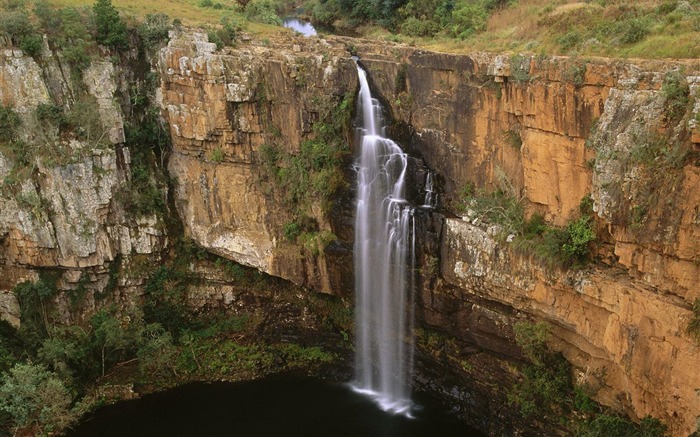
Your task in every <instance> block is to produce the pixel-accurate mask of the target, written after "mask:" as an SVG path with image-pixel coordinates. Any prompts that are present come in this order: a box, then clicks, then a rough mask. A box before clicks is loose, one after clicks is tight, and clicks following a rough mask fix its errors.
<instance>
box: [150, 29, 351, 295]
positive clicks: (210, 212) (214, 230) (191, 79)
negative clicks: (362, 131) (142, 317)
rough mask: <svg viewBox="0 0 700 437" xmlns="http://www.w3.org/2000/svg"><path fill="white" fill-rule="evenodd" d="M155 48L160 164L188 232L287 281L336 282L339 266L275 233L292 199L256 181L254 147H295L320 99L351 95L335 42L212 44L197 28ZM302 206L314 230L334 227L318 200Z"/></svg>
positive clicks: (324, 285)
mask: <svg viewBox="0 0 700 437" xmlns="http://www.w3.org/2000/svg"><path fill="white" fill-rule="evenodd" d="M159 56H160V59H159V65H158V68H159V70H160V73H161V82H162V84H161V90H162V102H161V105H162V108H163V110H164V116H165V118H166V120H167V121H168V123H169V124H170V131H171V134H172V138H173V151H172V155H171V157H170V159H169V164H168V168H169V171H170V174H171V175H172V176H173V177H174V178H176V180H177V183H176V192H175V196H176V204H177V207H178V212H179V213H180V216H181V218H182V220H183V223H184V225H185V229H186V232H187V233H188V235H190V236H191V237H192V238H193V240H194V241H196V242H197V243H198V244H199V245H201V246H202V247H204V248H206V249H207V250H211V251H212V252H214V253H217V254H219V255H222V256H226V257H228V258H231V259H233V260H234V261H236V262H239V263H242V264H245V265H248V266H251V267H256V268H258V269H260V270H263V271H265V272H267V273H269V274H272V275H277V276H281V277H283V278H285V279H288V280H291V281H292V282H294V283H296V284H303V285H306V286H308V287H311V288H314V289H316V290H319V291H325V292H330V291H331V290H332V289H335V290H338V289H339V288H340V287H341V284H340V281H341V278H338V277H332V276H333V271H336V272H337V271H338V270H339V267H336V268H334V269H333V268H331V269H329V266H328V264H327V262H328V260H327V259H326V256H324V253H321V254H320V255H315V254H309V253H307V252H308V251H304V250H303V249H304V248H303V246H301V245H298V244H295V242H294V241H287V240H286V239H285V237H284V225H285V224H286V223H289V222H290V220H291V219H292V216H293V209H294V206H290V205H285V204H283V203H282V202H281V200H280V196H278V195H276V194H277V193H275V192H274V191H275V188H281V189H284V187H275V186H271V184H269V183H266V180H265V179H266V175H265V174H264V172H263V165H262V158H261V156H260V155H261V147H262V146H263V145H271V144H275V145H276V146H277V147H279V149H280V151H281V153H290V154H298V153H299V151H300V147H301V144H302V142H304V141H305V140H307V139H309V138H314V136H315V134H314V132H313V128H314V124H315V123H320V122H323V121H324V120H323V119H322V118H323V117H324V114H323V110H322V106H324V105H328V104H331V105H332V104H337V102H336V100H340V99H342V98H343V97H344V96H345V95H346V94H347V93H351V95H352V94H354V92H355V89H356V88H357V85H356V79H355V77H356V73H355V66H354V63H353V62H352V60H351V59H350V58H349V57H348V56H347V52H346V51H345V50H344V48H343V46H340V45H337V44H335V45H330V44H329V43H327V42H325V41H323V40H318V39H312V40H301V39H299V40H297V41H295V44H293V45H290V44H284V45H273V46H269V42H268V45H266V44H263V43H251V44H246V45H244V46H242V47H240V48H238V49H235V50H232V49H225V50H223V51H216V45H214V44H212V43H209V42H207V38H206V35H205V34H200V33H184V34H176V35H175V36H174V38H173V39H171V41H170V43H169V44H168V46H167V47H166V48H164V49H163V50H161V52H160V55H159ZM348 140H349V139H348ZM217 155H218V156H217ZM307 213H308V214H309V215H310V216H311V217H312V218H313V220H315V221H316V223H317V226H318V228H320V229H319V230H320V231H321V232H322V231H332V232H335V233H336V234H338V235H342V233H343V230H342V229H338V227H339V226H340V225H338V224H333V223H331V217H330V216H329V214H328V213H327V212H325V211H323V208H322V205H321V202H320V200H319V201H315V202H312V205H310V206H309V210H308V211H307ZM349 244H351V243H349ZM346 245H347V241H346ZM346 258H347V257H346ZM346 258H345V261H347V259H346Z"/></svg>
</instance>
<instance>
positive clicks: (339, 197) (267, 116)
mask: <svg viewBox="0 0 700 437" xmlns="http://www.w3.org/2000/svg"><path fill="white" fill-rule="evenodd" d="M349 52H353V53H355V54H357V55H359V56H360V58H361V62H362V64H363V66H365V67H366V68H367V70H368V72H369V76H370V78H371V81H372V86H373V87H374V90H375V92H376V94H378V95H379V97H380V99H381V100H382V101H383V102H384V104H385V106H386V108H387V112H388V113H389V115H390V116H391V118H392V119H393V120H394V123H393V124H392V126H391V128H390V129H391V130H392V131H393V132H392V135H393V136H394V137H395V138H397V139H399V140H400V142H401V143H402V144H403V145H404V146H405V147H406V149H407V150H408V151H409V152H410V153H412V154H414V155H415V156H416V157H417V158H421V159H422V161H423V162H425V163H426V164H427V166H428V167H429V168H430V169H431V170H433V171H434V172H435V174H436V175H437V176H436V178H437V181H438V185H439V189H440V198H441V199H442V201H441V202H442V206H443V207H444V208H442V209H440V210H438V211H437V212H430V213H429V212H421V217H422V218H421V226H420V229H421V235H420V236H419V238H420V241H421V246H422V249H421V250H422V254H421V259H422V266H421V271H422V275H421V276H422V278H421V283H422V286H421V288H420V299H419V308H418V311H417V312H418V315H419V318H420V324H421V326H422V327H423V328H425V329H429V330H431V332H438V333H439V334H440V336H442V337H441V338H443V337H444V338H446V339H447V340H445V341H444V342H443V343H440V342H439V341H438V342H437V343H439V344H442V345H443V346H441V347H439V348H436V347H423V346H425V345H423V346H421V347H420V348H419V353H420V355H421V358H422V359H421V360H420V366H419V368H420V373H419V375H418V377H417V378H418V383H419V385H420V386H422V387H428V388H430V389H431V390H435V391H439V392H441V393H442V394H443V395H444V396H445V397H446V398H450V399H451V400H452V402H453V405H454V407H455V409H458V410H459V411H461V412H462V413H463V415H464V416H465V417H468V418H470V420H472V421H473V422H474V423H476V424H477V425H478V426H480V427H481V428H482V429H486V430H490V431H491V432H493V433H496V432H504V431H505V432H508V430H512V427H511V426H512V424H509V423H507V422H502V423H500V422H499V421H501V420H502V419H507V418H509V417H512V416H513V414H512V411H509V409H510V407H508V406H507V404H506V403H505V396H506V392H507V390H508V386H509V385H510V383H511V382H513V381H515V380H516V379H517V372H514V371H513V366H512V364H513V363H516V362H518V361H520V360H522V356H521V353H520V351H519V349H518V347H517V345H516V344H515V342H514V334H513V328H512V327H513V325H514V324H515V322H517V321H519V320H530V319H534V320H544V321H546V322H548V323H549V324H550V325H551V326H552V327H553V328H552V333H553V334H554V338H553V340H552V347H554V348H555V349H556V350H558V351H561V352H562V353H563V354H564V355H565V357H566V358H567V360H569V361H570V362H571V363H572V364H573V365H574V367H575V369H576V375H575V376H576V379H577V381H578V382H579V383H581V384H585V385H586V386H587V387H589V388H591V390H592V391H593V394H594V398H595V399H596V400H599V401H600V402H602V403H604V404H606V405H610V406H613V407H616V408H619V409H622V410H624V411H626V412H627V413H629V414H630V415H631V416H632V417H634V418H641V417H644V416H646V415H647V414H651V415H652V416H655V417H659V418H661V419H662V420H663V421H664V422H666V423H668V424H669V426H670V428H671V430H672V432H673V434H674V435H679V436H680V435H687V434H688V433H690V432H692V431H693V430H695V429H696V426H697V423H696V420H697V418H698V417H699V416H700V402H699V400H698V389H700V379H699V378H700V376H699V374H698V373H697V372H696V371H695V370H696V368H697V363H698V362H700V349H699V348H698V345H697V344H696V343H695V342H694V341H693V340H692V339H691V338H690V337H689V335H688V334H687V333H686V330H685V327H686V326H687V323H688V321H689V320H690V317H691V311H690V306H691V303H692V302H693V301H694V300H695V299H696V298H699V297H700V292H699V291H698V289H697V283H698V280H699V279H700V267H699V265H698V264H699V263H698V259H699V258H698V257H699V256H700V247H698V244H700V243H698V238H697V237H698V233H699V232H700V228H699V227H700V219H698V211H697V206H696V205H698V204H700V199H698V196H699V195H698V192H699V191H698V189H697V188H700V187H698V185H699V184H700V177H699V176H700V174H699V171H698V166H697V165H696V164H697V162H696V154H697V150H696V146H695V143H693V139H696V140H697V134H695V123H696V119H697V112H698V109H700V108H697V107H691V106H692V105H691V101H692V98H694V97H695V94H696V93H697V83H698V80H697V73H696V72H695V67H694V66H693V65H690V64H687V65H684V64H678V63H672V62H636V61H624V62H623V61H610V60H581V59H571V58H547V57H527V56H498V55H487V54H474V55H470V56H467V55H447V54H438V53H428V52H423V51H420V50H418V49H415V48H410V47H406V46H394V45H388V44H383V45H378V44H376V43H371V42H365V41H361V40H353V39H345V38H328V39H327V40H322V39H319V38H310V39H303V38H290V37H286V36H285V37H284V38H282V37H280V38H279V39H277V38H276V37H275V38H272V40H271V41H264V42H262V41H261V42H255V41H247V42H243V43H242V44H241V45H240V46H238V47H236V48H225V49H223V50H216V47H215V46H214V45H213V44H211V43H209V42H208V41H207V38H206V35H205V34H201V33H197V32H190V31H186V32H183V33H180V34H176V35H173V37H172V38H171V40H170V42H169V44H168V45H167V47H165V48H163V49H162V50H161V51H160V52H159V54H158V59H157V73H158V75H159V77H160V87H159V90H158V93H157V95H158V104H159V107H160V109H161V113H162V116H163V118H164V120H165V122H166V123H167V125H168V127H169V131H170V134H171V137H172V151H171V153H170V154H169V156H168V157H167V168H168V171H169V174H170V176H171V177H172V180H173V187H174V193H172V194H173V197H174V205H175V207H176V209H177V213H178V215H179V216H180V218H181V220H182V222H183V224H184V228H185V233H186V234H187V235H188V236H189V237H191V238H192V240H194V241H195V242H196V243H197V244H198V245H199V246H201V247H202V248H204V249H206V250H208V251H210V252H213V253H216V254H218V255H221V256H224V257H226V258H229V259H232V260H234V261H236V262H239V263H242V264H245V265H248V266H252V267H255V268H257V269H260V270H262V271H265V272H267V273H270V274H272V275H276V276H280V277H282V278H285V279H288V280H290V281H292V282H294V283H296V284H300V285H304V286H306V287H308V288H310V289H314V290H317V291H323V292H332V293H336V294H348V293H350V292H351V290H352V279H351V278H352V275H351V271H352V253H351V249H352V229H351V226H352V196H351V191H350V190H349V187H351V186H352V184H353V181H352V172H351V170H350V164H351V157H349V156H346V160H345V162H344V164H343V166H341V167H342V169H344V170H346V174H345V179H346V184H345V186H341V187H340V189H339V190H337V191H335V192H334V194H333V196H334V197H333V199H332V200H333V202H332V203H330V204H329V203H328V202H327V200H328V199H325V198H323V197H322V196H321V197H319V196H310V197H309V198H308V199H306V198H305V199H306V200H305V202H304V203H303V205H296V204H294V202H290V201H289V197H288V196H287V194H288V193H289V192H290V191H291V190H292V188H293V187H290V186H288V185H287V186H284V184H281V185H280V181H285V180H286V181H289V180H290V179H289V176H288V175H289V173H291V172H292V171H293V170H294V167H293V164H294V161H293V160H291V159H288V160H283V159H272V160H271V158H270V156H269V154H270V153H271V151H274V154H275V156H276V157H277V156H279V155H281V154H284V155H285V156H289V157H294V156H305V155H303V153H306V151H305V149H304V147H309V146H308V145H309V144H313V142H314V141H316V140H318V139H319V138H320V137H321V136H322V135H323V130H324V129H325V127H326V126H327V125H328V123H329V121H331V119H332V118H333V114H334V112H333V111H334V110H335V109H337V108H339V107H342V106H343V102H346V103H345V105H347V104H348V103H347V100H345V98H344V97H345V96H347V95H350V96H352V95H354V93H355V91H356V88H357V84H356V71H355V65H354V63H353V61H352V60H351V59H350V55H349ZM51 59H52V60H51V61H50V62H46V63H45V64H42V66H41V67H40V66H39V65H38V64H37V63H36V62H34V60H32V59H31V58H29V57H26V56H23V55H22V54H21V53H20V52H18V51H13V50H5V51H4V52H3V56H2V58H0V100H2V102H3V104H4V105H11V106H13V107H14V108H15V109H16V111H17V112H18V113H19V114H20V115H21V118H22V120H23V124H22V130H21V136H22V138H23V139H24V140H25V141H27V142H29V143H31V144H40V143H41V141H39V140H42V138H38V139H37V138H36V137H37V136H38V135H39V134H40V133H41V132H42V130H41V129H37V126H38V124H39V122H38V121H37V118H36V115H35V111H36V108H37V106H38V105H39V104H40V103H46V102H49V101H53V102H56V103H58V104H60V105H62V104H63V102H65V101H69V100H70V96H71V95H72V94H71V93H73V92H74V90H73V87H74V84H71V82H70V80H68V79H66V78H68V77H69V76H70V75H69V73H68V72H67V71H65V72H64V71H63V70H62V67H61V62H60V56H59V55H55V56H54V57H53V58H51ZM128 76H129V73H128V72H127V71H126V70H125V68H124V67H123V66H120V65H115V64H112V63H110V62H93V64H92V66H91V67H90V68H89V69H88V71H86V72H85V75H84V76H83V77H84V85H85V87H86V88H87V90H88V94H89V95H91V96H93V98H94V101H95V102H96V105H97V106H96V108H97V113H99V116H100V117H99V118H100V121H101V125H102V127H103V130H104V132H103V133H104V137H105V138H108V140H109V141H108V142H107V143H108V144H104V143H105V142H102V144H103V145H101V146H100V147H96V146H95V144H90V143H89V142H86V141H85V140H79V139H76V138H70V139H69V138H56V135H55V134H54V135H53V136H52V137H51V138H53V140H52V141H53V142H52V143H51V144H55V145H58V146H60V147H61V150H65V151H66V153H67V158H66V160H61V161H59V162H47V161H45V160H43V159H41V158H40V156H41V154H37V155H36V159H35V160H34V161H32V162H33V169H32V171H31V172H30V174H29V175H26V176H25V177H23V178H21V179H18V180H16V181H13V184H12V186H11V189H9V188H10V187H9V186H8V188H7V189H6V188H3V190H2V192H1V193H0V243H1V244H2V246H1V247H2V249H0V270H1V273H2V274H1V275H0V278H2V279H0V290H2V292H1V293H0V314H2V317H3V318H4V319H8V320H10V321H11V322H12V323H18V322H19V320H18V316H19V311H18V308H17V303H16V300H15V299H14V297H13V296H12V294H11V293H10V292H9V290H10V289H11V288H12V287H13V286H14V285H15V284H16V283H18V282H20V281H22V280H26V279H36V278H37V276H38V273H39V272H40V271H42V270H45V269H47V268H51V269H58V270H59V271H60V273H61V279H60V281H59V282H60V284H59V285H60V287H59V288H61V289H62V290H64V291H66V292H67V291H68V290H71V289H74V288H75V287H76V286H77V285H76V284H77V283H78V282H79V281H80V278H81V277H83V276H84V275H86V276H87V277H88V278H89V282H90V284H91V285H90V287H91V289H94V290H96V291H100V290H104V289H105V288H106V287H107V285H108V282H109V280H110V276H111V275H110V266H112V267H113V268H112V270H113V271H114V270H115V269H114V266H115V265H117V264H115V263H114V262H113V260H115V259H119V257H117V255H118V254H120V255H121V256H122V257H123V258H124V260H125V261H126V266H127V267H128V266H129V265H130V264H131V263H132V261H133V260H134V259H138V260H140V262H141V263H142V264H143V261H144V259H145V260H146V262H155V261H156V260H157V259H158V256H159V253H160V252H161V250H162V249H163V248H164V247H167V241H168V238H170V239H174V238H178V237H179V236H177V235H172V236H168V237H166V235H165V230H164V229H165V226H163V224H162V222H161V218H159V217H158V216H154V217H141V218H139V219H136V218H134V215H133V214H132V213H131V212H130V211H127V210H125V206H124V203H123V201H122V199H121V198H120V196H118V195H117V193H119V192H120V189H121V187H123V186H125V184H127V183H128V180H129V177H130V176H129V166H130V161H131V158H130V154H129V152H128V150H127V149H125V148H124V147H121V146H122V143H123V141H124V135H123V130H124V129H123V123H124V120H125V119H126V118H127V116H128V111H123V110H122V109H121V108H127V107H129V106H130V105H129V104H128V102H127V104H124V96H125V95H126V96H128V94H129V93H128V86H126V84H127V83H128V82H129V78H128ZM674 77H676V78H680V79H681V81H680V82H679V84H680V85H679V86H680V88H681V90H680V94H679V93H678V92H674V90H673V83H674V82H673V81H674V79H673V78H674ZM686 82H687V83H688V84H689V86H688V88H687V89H684V88H683V86H682V84H683V83H686ZM125 86H126V88H125ZM678 96H680V97H678ZM683 96H685V100H684V98H683ZM683 102H685V103H684V104H685V106H683ZM679 107H682V109H674V108H679ZM341 130H342V134H341V135H342V136H345V137H346V138H344V139H345V140H346V143H347V144H348V145H351V144H352V138H351V132H352V129H351V126H349V125H348V124H345V125H343V129H341ZM42 135H45V133H44V134H42ZM668 145H671V146H670V147H669V146H668ZM271 146H274V147H271ZM270 164H272V165H270ZM277 167H281V170H280V169H279V168H277ZM416 167H420V165H417V166H416ZM13 168H15V167H14V163H13V162H12V159H11V157H9V155H7V156H6V155H5V154H1V153H0V177H2V178H3V179H5V180H7V177H8V176H10V175H13V176H14V175H15V174H16V172H15V173H13V170H12V169H13ZM273 172H276V173H273ZM285 178H287V179H285ZM418 179H420V178H419V177H418ZM504 181H506V182H507V183H508V184H509V186H511V187H512V188H513V190H514V191H516V192H518V193H520V195H521V196H522V198H523V202H524V203H525V204H526V206H527V211H528V213H529V214H533V213H539V214H542V215H543V216H544V217H545V219H546V221H547V222H548V223H550V224H552V225H558V226H561V225H564V224H566V223H567V222H568V221H569V220H570V219H571V218H573V217H575V216H576V214H577V211H578V208H579V204H580V202H581V200H582V199H583V198H584V197H586V196H588V195H590V196H591V197H592V199H593V207H594V210H595V212H596V231H597V237H598V242H597V245H596V256H595V258H596V261H595V263H594V264H592V265H589V266H588V267H585V268H582V269H573V270H572V269H568V270H567V269H560V268H551V267H546V266H543V265H542V264H541V263H540V262H539V261H538V260H537V259H535V258H534V257H532V256H530V255H528V253H527V252H525V253H523V252H520V251H516V250H514V248H513V247H511V246H512V245H511V244H510V243H507V242H505V241H503V240H502V239H500V238H497V234H498V229H496V228H495V227H493V226H483V224H482V223H475V220H473V218H470V217H466V218H459V217H455V216H454V214H452V213H451V212H450V208H449V205H450V203H451V202H453V201H455V200H456V199H457V198H458V197H459V194H458V192H459V190H460V189H461V188H462V187H463V186H464V185H466V184H467V183H472V184H474V185H475V186H477V187H483V188H486V189H493V188H495V187H498V186H500V185H501V184H503V183H504ZM304 183H305V184H306V182H304ZM308 186H313V184H311V185H304V187H308ZM300 198H301V197H299V196H297V197H295V198H294V199H300ZM297 203H299V202H297ZM300 215H301V216H303V218H304V223H306V224H303V226H302V227H303V228H304V233H303V234H301V235H298V233H293V232H291V230H293V229H292V228H291V226H290V225H292V224H294V225H296V224H297V222H295V221H294V220H297V219H300ZM331 234H332V237H329V238H327V239H325V238H326V237H325V236H329V235H331ZM302 236H305V237H304V238H302ZM322 236H324V237H323V238H322ZM506 241H507V240H506ZM141 255H142V257H141V258H139V256H141ZM149 260H150V261H149ZM116 270H117V271H118V269H116ZM123 270H138V269H123ZM127 276H128V275H125V276H122V279H121V280H120V284H121V285H122V287H121V288H122V289H124V290H130V289H133V290H138V288H139V280H138V274H136V275H135V276H137V278H136V279H133V280H132V279H126V277H127ZM215 282H216V281H214V282H213V283H215ZM210 285H211V284H210ZM210 285H204V286H202V287H201V290H204V291H202V292H201V293H200V294H199V295H198V294H197V292H196V290H195V291H193V292H192V299H193V301H195V303H194V304H193V305H194V306H195V307H197V308H206V307H208V305H207V303H206V301H207V300H209V299H214V300H217V302H218V301H219V300H220V301H222V302H224V303H223V305H224V306H225V305H228V304H229V303H230V302H228V303H227V299H228V298H227V297H226V290H223V291H221V293H219V291H220V290H219V288H220V287H219V286H218V285H214V288H211V286H210ZM207 287H209V288H207ZM207 290H208V291H207ZM207 293H208V294H207ZM208 296H211V297H208ZM129 298H130V297H128V296H125V295H120V294H119V292H117V295H116V296H115V300H116V301H119V300H120V299H121V300H124V299H129ZM229 300H230V299H229ZM238 304H240V303H237V305H238ZM89 305H90V302H88V306H89ZM217 305H219V304H218V303H217ZM217 305H214V306H217ZM432 343H435V341H428V342H427V343H426V344H428V345H430V344H432ZM448 343H449V345H450V346H449V347H447V346H446V344H448ZM433 346H434V344H433Z"/></svg>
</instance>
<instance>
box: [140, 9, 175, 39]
mask: <svg viewBox="0 0 700 437" xmlns="http://www.w3.org/2000/svg"><path fill="white" fill-rule="evenodd" d="M172 27H173V26H172V25H171V24H170V18H168V16H167V15H166V14H164V13H162V12H161V13H158V14H147V15H146V19H145V20H144V22H143V23H141V25H139V27H138V33H139V35H141V38H142V39H143V42H144V43H145V44H146V47H149V48H155V47H157V46H158V45H159V44H160V43H162V42H163V41H167V39H168V32H170V29H171V28H172Z"/></svg>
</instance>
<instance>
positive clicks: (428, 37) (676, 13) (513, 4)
mask: <svg viewBox="0 0 700 437" xmlns="http://www.w3.org/2000/svg"><path fill="white" fill-rule="evenodd" d="M306 8H307V12H308V13H309V14H310V15H311V17H312V18H313V19H314V20H315V21H317V22H319V23H322V24H325V25H333V26H336V27H341V28H349V29H350V28H353V29H354V28H359V29H360V32H361V33H363V34H365V35H369V36H374V37H378V38H384V39H388V40H392V41H401V42H409V43H415V44H416V45H420V46H423V47H426V48H429V49H434V50H440V51H443V50H444V51H454V52H468V51H473V50H485V51H529V52H536V53H539V52H543V53H547V54H566V55H602V56H612V57H643V58H693V57H698V56H699V55H700V45H699V44H698V43H697V41H698V36H700V2H698V1H697V0H691V1H675V0H665V1H644V2H627V1H619V0H595V1H592V0H589V1H583V2H581V1H567V0H474V1H472V0H385V1H382V2H372V1H368V0H366V1H365V0H363V1H349V0H309V1H308V2H307V3H306Z"/></svg>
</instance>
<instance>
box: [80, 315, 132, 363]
mask: <svg viewBox="0 0 700 437" xmlns="http://www.w3.org/2000/svg"><path fill="white" fill-rule="evenodd" d="M90 324H91V325H92V335H93V342H94V347H95V350H96V351H97V352H98V353H99V355H100V362H101V363H102V376H104V375H105V367H106V363H107V361H108V360H109V361H110V362H111V361H112V360H116V359H118V356H119V354H120V353H121V352H124V351H125V350H126V349H127V348H128V347H129V345H130V341H129V340H130V339H129V336H128V333H127V332H126V330H125V329H124V328H122V325H121V322H120V321H119V319H117V318H116V317H114V316H113V315H111V314H109V313H108V312H107V311H105V310H100V311H99V312H97V313H96V314H95V315H94V316H92V318H91V319H90Z"/></svg>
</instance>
